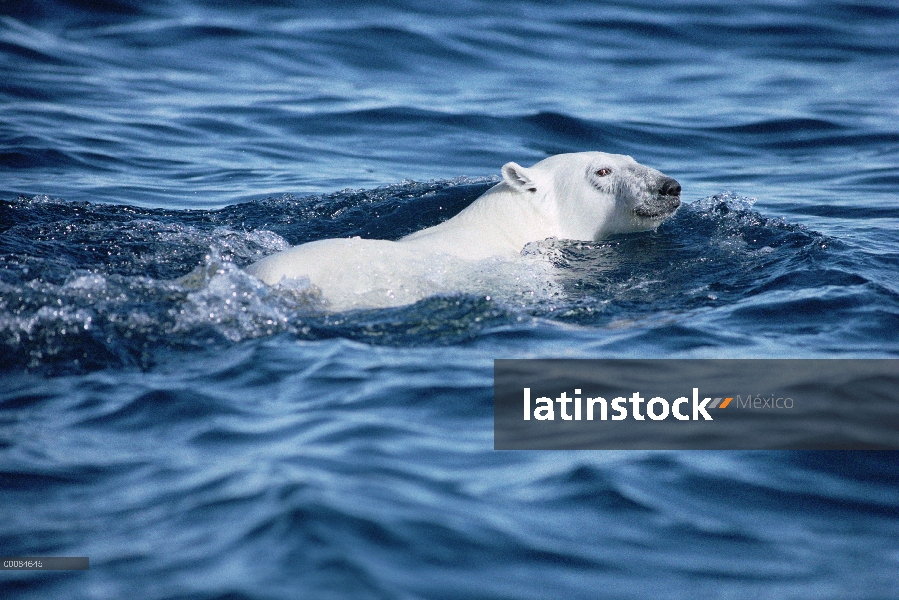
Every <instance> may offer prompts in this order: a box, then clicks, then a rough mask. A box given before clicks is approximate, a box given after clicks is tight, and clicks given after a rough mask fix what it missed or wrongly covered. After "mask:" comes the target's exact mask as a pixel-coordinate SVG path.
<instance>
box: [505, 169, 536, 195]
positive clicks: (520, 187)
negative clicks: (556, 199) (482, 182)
mask: <svg viewBox="0 0 899 600" xmlns="http://www.w3.org/2000/svg"><path fill="white" fill-rule="evenodd" d="M502 173H503V179H504V180H505V182H506V183H507V184H508V185H509V187H511V188H512V189H513V190H515V191H516V192H536V191H537V184H535V183H534V180H533V179H531V176H530V175H529V174H528V170H527V169H525V168H524V167H522V166H521V165H519V164H517V163H514V162H508V163H506V164H504V165H503V169H502Z"/></svg>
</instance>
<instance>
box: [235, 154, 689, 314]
mask: <svg viewBox="0 0 899 600" xmlns="http://www.w3.org/2000/svg"><path fill="white" fill-rule="evenodd" d="M502 176H503V181H501V182H500V183H498V184H497V185H495V186H493V187H492V188H490V189H489V190H487V191H486V192H485V193H484V194H483V195H482V196H480V197H479V198H478V199H476V200H475V201H474V202H473V203H472V204H471V205H469V206H468V207H467V208H466V209H464V210H463V211H462V212H460V213H459V214H458V215H456V216H455V217H453V218H451V219H449V220H447V221H444V222H443V223H440V224H439V225H435V226H434V227H429V228H427V229H423V230H421V231H418V232H416V233H413V234H411V235H407V236H406V237H404V238H401V239H400V240H397V241H388V240H372V239H362V238H358V237H355V238H345V239H326V240H319V241H315V242H309V243H306V244H302V245H299V246H294V247H293V248H289V249H287V250H284V251H282V252H279V253H277V254H273V255H271V256H267V257H265V258H263V259H262V260H260V261H258V262H255V263H253V264H251V265H250V266H248V267H247V268H246V269H245V270H246V272H247V273H249V274H250V275H253V276H255V277H257V278H258V279H261V280H262V281H264V282H265V283H267V284H269V285H273V284H277V283H279V282H281V281H282V280H284V279H288V280H290V279H302V278H308V280H309V282H310V283H311V284H312V285H314V286H315V287H316V288H318V290H319V291H320V292H321V295H322V296H323V297H324V299H325V301H326V302H328V303H329V304H330V305H331V307H332V308H334V309H342V308H349V307H358V306H361V305H371V306H377V305H380V306H390V305H401V304H406V303H411V302H414V301H416V300H419V299H421V298H423V297H425V296H426V295H429V292H430V293H434V292H439V291H441V290H440V289H439V286H436V288H435V289H428V286H421V285H418V286H415V285H410V284H409V282H410V280H411V279H414V278H419V277H422V276H425V275H427V274H428V273H434V272H439V271H440V268H441V265H445V264H448V263H452V262H455V263H458V262H459V261H482V260H485V259H508V258H514V257H516V256H518V255H519V254H520V253H521V251H522V249H523V248H524V247H525V245H526V244H528V243H529V242H536V241H541V240H544V239H547V238H553V237H555V238H562V239H570V240H585V241H593V240H599V239H602V238H604V237H606V236H608V235H612V234H617V233H629V232H636V231H647V230H650V229H655V228H656V227H658V226H659V225H660V224H661V223H662V221H663V220H664V219H666V218H667V217H669V216H671V215H672V214H673V213H674V211H675V210H677V207H678V206H679V205H680V192H681V187H680V184H679V183H678V182H677V181H675V180H674V179H672V178H671V177H668V176H666V175H664V174H663V173H661V172H659V171H657V170H655V169H652V168H650V167H646V166H643V165H641V164H639V163H637V162H636V161H635V160H634V159H633V158H631V157H630V156H623V155H620V154H606V153H603V152H578V153H572V154H559V155H556V156H551V157H549V158H546V159H544V160H542V161H540V162H538V163H537V164H535V165H533V166H532V167H530V168H525V167H522V166H520V165H518V164H516V163H514V162H510V163H507V164H505V165H504V166H503V167H502ZM431 279H432V280H433V277H432V278H431ZM435 285H436V284H435ZM373 290H376V291H377V290H380V292H381V293H382V294H381V295H383V301H377V300H376V301H374V302H373V301H372V300H371V298H372V295H371V293H370V292H372V291H373ZM363 295H364V296H365V298H366V300H365V301H363V302H361V303H360V302H355V301H354V300H353V297H354V296H356V297H361V296H363ZM376 295H377V294H376Z"/></svg>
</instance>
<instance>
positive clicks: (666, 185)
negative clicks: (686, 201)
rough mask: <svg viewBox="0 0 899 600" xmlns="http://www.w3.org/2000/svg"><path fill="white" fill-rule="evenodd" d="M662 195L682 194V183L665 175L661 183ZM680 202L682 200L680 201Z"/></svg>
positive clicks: (660, 192) (660, 191)
mask: <svg viewBox="0 0 899 600" xmlns="http://www.w3.org/2000/svg"><path fill="white" fill-rule="evenodd" d="M659 195H660V196H680V184H679V183H678V182H677V180H676V179H674V178H672V177H665V178H663V179H662V181H661V182H660V185H659ZM678 204H680V202H679V201H678Z"/></svg>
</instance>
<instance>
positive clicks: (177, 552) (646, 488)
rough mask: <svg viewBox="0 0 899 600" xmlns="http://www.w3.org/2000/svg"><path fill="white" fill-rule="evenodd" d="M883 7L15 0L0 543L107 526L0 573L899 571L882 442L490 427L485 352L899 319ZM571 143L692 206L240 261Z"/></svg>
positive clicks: (123, 578)
mask: <svg viewBox="0 0 899 600" xmlns="http://www.w3.org/2000/svg"><path fill="white" fill-rule="evenodd" d="M897 40H899V8H897V7H896V6H895V4H894V3H892V2H886V1H884V2H870V1H869V2H866V1H864V0H858V1H854V2H848V1H829V2H802V1H786V0H784V1H782V2H775V1H772V2H760V1H749V2H734V3H718V2H709V3H703V2H698V1H673V2H666V3H661V4H660V3H655V2H641V1H639V0H633V1H623V2H612V3H603V4H593V3H586V2H503V1H498V2H467V1H463V2H454V3H451V4H448V5H443V4H440V3H433V2H424V1H422V0H407V1H396V2H379V3H359V2H328V3H312V2H300V1H297V2H291V1H290V0H281V1H278V0H269V1H268V2H254V3H246V4H245V3H241V2H213V1H211V0H209V1H206V0H186V1H185V0H181V1H179V2H173V1H164V2H138V1H136V0H105V1H103V2H87V1H85V0H46V1H43V2H39V1H36V0H34V1H32V0H25V1H22V2H2V3H0V384H2V385H0V554H2V555H7V556H10V555H44V556H89V557H90V560H91V569H90V571H87V572H50V573H34V572H31V573H24V572H16V573H10V572H4V573H0V595H2V596H3V597H4V598H7V597H15V598H26V599H32V598H33V599H37V598H50V597H54V598H57V597H58V598H73V599H81V598H132V599H135V600H137V599H141V600H142V599H154V600H156V599H160V600H161V599H174V598H191V599H204V600H205V599H209V600H212V599H219V600H224V599H241V600H245V599H246V600H248V599H253V600H257V599H259V600H262V599H266V600H268V599H280V598H398V599H400V598H401V599H409V598H496V599H500V598H509V599H511V598H516V599H527V598H598V597H600V598H634V599H638V598H640V599H642V598H666V599H667V598H683V599H687V598H689V599H693V598H697V597H710V598H814V599H831V598H832V599H835V600H836V599H839V600H844V599H854V598H859V599H861V598H865V599H884V600H886V599H893V598H897V597H899V542H897V540H899V462H897V460H899V456H897V455H896V454H895V453H834V452H807V453H805V452H766V453H763V452H749V453H747V452H495V451H494V450H493V449H492V447H493V437H492V436H493V429H492V427H493V409H492V374H493V371H492V367H493V365H492V360H493V359H494V358H516V357H519V358H525V357H611V356H616V357H722V356H729V357H780V356H783V357H812V356H815V357H836V356H896V355H897V354H899V277H897V274H899V250H897V247H899V42H897ZM583 150H602V151H606V152H616V153H625V154H630V155H632V156H634V158H636V159H637V160H638V161H639V162H641V163H643V164H646V165H649V166H652V167H654V168H657V169H659V170H661V171H663V172H665V173H666V174H668V175H670V176H672V177H675V178H676V179H677V180H678V181H679V182H680V183H681V185H682V186H683V190H684V192H683V196H682V199H683V201H684V205H683V206H682V207H681V209H680V210H679V211H678V213H677V214H676V215H675V217H674V218H672V219H671V220H669V221H668V222H666V223H665V224H663V225H662V226H661V227H660V228H659V229H658V230H657V231H655V232H647V233H642V234H636V235H630V236H621V237H618V238H613V239H610V240H604V241H602V242H596V243H572V242H566V241H563V240H555V241H553V240H550V241H546V242H543V243H541V244H537V245H535V246H534V247H531V248H529V249H528V252H530V253H531V254H533V255H535V256H536V257H538V258H540V257H542V259H544V260H545V261H546V262H548V263H549V264H551V265H552V267H551V269H550V270H549V271H538V272H537V273H536V274H535V275H533V277H532V278H531V279H528V278H527V277H522V274H521V273H517V274H516V273H511V272H509V273H504V272H498V273H495V274H493V276H492V277H488V278H485V280H484V281H483V282H482V285H481V288H480V289H476V292H477V293H471V292H469V293H466V294H450V295H442V296H434V297H430V298H427V299H425V300H422V301H421V302H419V303H417V304H414V305H412V306H406V307H400V308H391V309H383V310H357V311H350V312H345V313H337V314H335V313H325V312H322V311H321V310H317V309H316V308H315V307H314V306H312V305H310V303H309V301H308V298H307V297H306V296H305V295H304V294H303V292H302V290H299V289H294V288H290V287H287V288H283V289H275V288H268V287H266V286H264V285H263V284H261V283H260V282H258V281H256V280H254V279H253V278H251V277H249V276H247V275H245V274H244V273H243V272H242V271H241V270H240V267H242V266H245V265H247V264H249V263H250V262H252V261H254V260H257V259H258V258H261V257H262V256H265V255H267V254H270V253H272V252H275V251H278V250H280V249H283V248H286V247H287V246H288V245H289V244H297V243H301V242H304V241H310V240H315V239H321V238H325V237H340V236H349V235H362V236H365V237H381V238H388V239H395V238H398V237H400V236H402V235H405V234H407V233H410V232H412V231H416V230H418V229H421V228H423V227H426V226H429V225H433V224H435V223H438V222H440V221H442V220H444V219H446V218H448V217H450V216H452V215H453V214H455V213H456V212H458V211H459V210H461V209H462V208H463V207H464V206H466V205H467V204H468V203H470V202H471V201H472V200H474V198H476V197H477V196H478V195H479V194H480V193H482V192H483V191H484V190H485V189H487V188H488V187H489V186H490V185H491V184H492V183H494V182H495V181H497V177H498V174H499V168H500V166H501V165H502V164H504V163H505V162H508V161H510V160H514V161H516V162H518V163H520V164H523V165H529V164H532V163H534V162H536V161H538V160H540V159H542V158H544V157H546V156H548V155H551V154H556V153H560V152H574V151H583ZM197 267H200V269H199V270H198V271H196V272H195V273H194V276H193V278H192V279H191V280H190V281H185V280H178V278H179V277H181V276H183V275H186V274H188V273H190V272H191V271H193V270H194V269H196V268H197Z"/></svg>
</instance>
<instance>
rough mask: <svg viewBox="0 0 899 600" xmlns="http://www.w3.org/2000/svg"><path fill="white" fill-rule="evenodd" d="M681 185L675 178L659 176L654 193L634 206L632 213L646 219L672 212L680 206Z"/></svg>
mask: <svg viewBox="0 0 899 600" xmlns="http://www.w3.org/2000/svg"><path fill="white" fill-rule="evenodd" d="M680 192H681V187H680V184H679V183H678V182H677V180H676V179H673V178H671V177H667V176H663V177H661V178H659V181H658V184H657V185H656V190H655V194H653V195H652V196H650V197H649V198H647V199H645V200H644V201H643V202H641V203H640V204H639V205H637V206H636V207H635V208H634V214H635V215H637V216H638V217H644V218H647V219H664V218H665V217H669V216H671V215H672V214H674V211H676V210H677V207H679V206H680Z"/></svg>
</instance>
